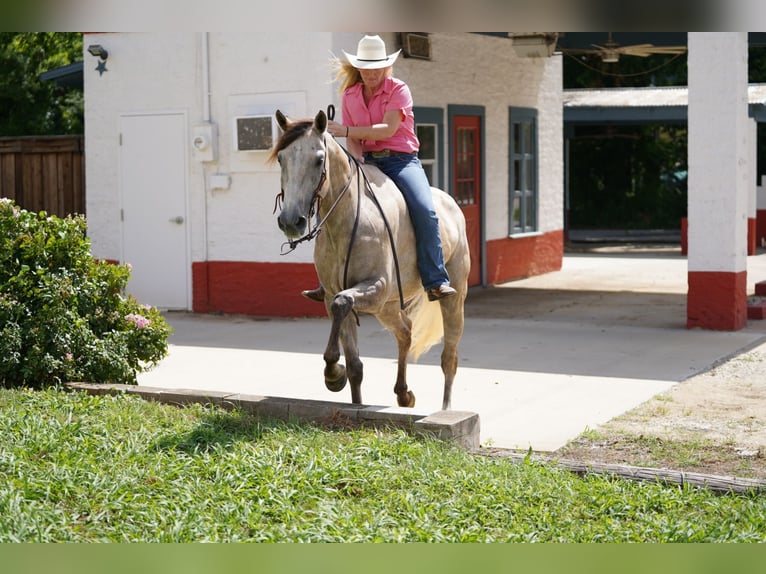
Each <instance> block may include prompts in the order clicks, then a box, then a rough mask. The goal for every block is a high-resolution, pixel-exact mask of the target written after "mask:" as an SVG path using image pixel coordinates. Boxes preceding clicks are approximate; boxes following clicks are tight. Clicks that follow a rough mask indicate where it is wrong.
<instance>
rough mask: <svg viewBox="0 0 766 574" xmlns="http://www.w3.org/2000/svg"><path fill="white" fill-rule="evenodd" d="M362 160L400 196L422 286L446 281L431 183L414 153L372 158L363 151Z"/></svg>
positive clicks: (426, 286) (446, 275)
mask: <svg viewBox="0 0 766 574" xmlns="http://www.w3.org/2000/svg"><path fill="white" fill-rule="evenodd" d="M364 161H365V163H369V164H372V165H375V166H377V167H378V168H379V169H380V171H382V172H383V173H385V174H386V175H387V176H388V177H390V178H391V179H392V180H394V182H395V183H396V185H397V186H398V187H399V190H400V191H401V192H402V195H403V196H404V201H405V203H406V204H407V209H408V210H409V213H410V219H411V220H412V227H413V228H414V229H415V245H416V252H417V256H418V270H419V271H420V281H421V282H422V283H423V287H424V288H425V289H431V288H432V287H438V286H439V285H443V284H445V283H449V275H448V273H447V268H446V267H445V266H444V254H443V253H442V242H441V236H440V234H439V219H438V217H437V216H436V211H434V202H433V197H432V195H431V185H430V184H429V183H428V178H427V177H426V173H425V171H423V166H422V165H421V164H420V160H419V159H418V157H417V156H416V155H415V154H398V155H391V156H389V157H381V158H375V157H372V156H371V155H369V154H365V156H364Z"/></svg>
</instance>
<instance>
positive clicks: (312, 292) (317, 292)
mask: <svg viewBox="0 0 766 574" xmlns="http://www.w3.org/2000/svg"><path fill="white" fill-rule="evenodd" d="M301 295H303V296H304V297H305V298H306V299H311V300H312V301H316V302H317V303H324V287H322V286H321V285H320V286H319V287H317V288H316V289H307V290H306V291H301Z"/></svg>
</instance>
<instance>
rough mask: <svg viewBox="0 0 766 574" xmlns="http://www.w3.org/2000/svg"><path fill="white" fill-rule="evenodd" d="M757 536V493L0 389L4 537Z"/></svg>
mask: <svg viewBox="0 0 766 574" xmlns="http://www.w3.org/2000/svg"><path fill="white" fill-rule="evenodd" d="M13 541H24V542H52V541H74V542H85V541H116V542H120V541H144V542H192V541H196V542H200V541H219V542H224V541H227V542H233V541H253V542H258V541H294V542H298V541H316V542H321V541H337V542H341V541H343V542H347V541H368V542H374V541H381V542H384V541H385V542H396V541H424V542H425V541H429V542H431V541H449V542H460V541H465V542H468V541H476V542H478V541H580V542H595V541H609V542H621V541H646V542H654V541H674V542H686V541H698V542H703V541H758V542H764V541H766V497H763V496H760V497H759V496H756V495H727V496H720V495H715V494H713V493H710V492H708V491H705V490H695V489H693V488H691V487H686V488H678V487H673V486H662V485H659V484H646V483H637V482H630V481H623V480H617V479H610V478H606V477H603V476H588V477H586V478H579V477H577V476H575V475H572V474H570V473H567V472H566V471H563V470H557V469H555V468H551V467H546V466H542V465H540V464H537V463H531V462H530V463H527V464H515V463H512V462H510V461H507V460H501V459H491V458H487V457H481V456H475V455H471V454H469V453H467V452H466V451H463V450H461V449H459V448H455V447H451V446H449V445H446V444H443V443H441V442H438V441H431V440H425V439H422V438H412V437H411V436H409V435H407V434H406V433H404V432H400V431H391V432H380V431H375V430H353V431H348V430H338V429H327V428H324V429H323V428H316V427H313V426H309V425H297V424H296V425H288V424H285V423H271V422H259V421H257V420H254V419H252V418H250V417H248V416H245V415H243V414H241V413H237V412H233V413H232V412H226V411H222V410H218V409H212V408H203V407H198V406H191V407H188V408H175V407H171V406H166V405H160V404H156V403H149V402H145V401H143V400H141V399H138V398H135V397H128V396H118V397H93V396H88V395H86V394H82V393H66V392H60V391H55V390H50V391H13V390H0V542H13Z"/></svg>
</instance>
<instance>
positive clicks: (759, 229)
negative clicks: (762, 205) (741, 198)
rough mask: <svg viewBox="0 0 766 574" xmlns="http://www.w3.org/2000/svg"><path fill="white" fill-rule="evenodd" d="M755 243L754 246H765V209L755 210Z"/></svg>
mask: <svg viewBox="0 0 766 574" xmlns="http://www.w3.org/2000/svg"><path fill="white" fill-rule="evenodd" d="M755 245H756V247H766V209H759V210H758V211H756V216H755Z"/></svg>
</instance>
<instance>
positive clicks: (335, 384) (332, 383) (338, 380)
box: [324, 365, 346, 393]
mask: <svg viewBox="0 0 766 574" xmlns="http://www.w3.org/2000/svg"><path fill="white" fill-rule="evenodd" d="M337 373H338V375H337V376H336V377H334V378H331V379H330V378H328V377H327V375H325V377H324V384H325V386H326V387H327V389H328V390H330V391H332V392H333V393H339V392H340V391H342V390H343V389H344V388H345V387H346V367H344V366H343V365H338V366H337Z"/></svg>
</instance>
